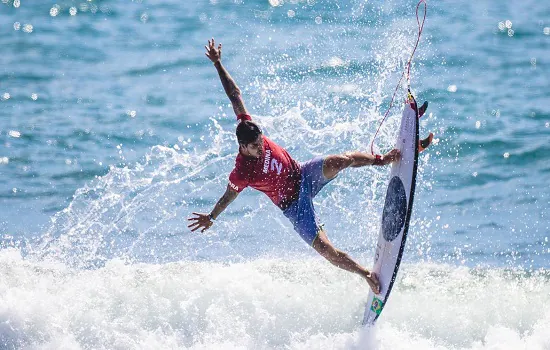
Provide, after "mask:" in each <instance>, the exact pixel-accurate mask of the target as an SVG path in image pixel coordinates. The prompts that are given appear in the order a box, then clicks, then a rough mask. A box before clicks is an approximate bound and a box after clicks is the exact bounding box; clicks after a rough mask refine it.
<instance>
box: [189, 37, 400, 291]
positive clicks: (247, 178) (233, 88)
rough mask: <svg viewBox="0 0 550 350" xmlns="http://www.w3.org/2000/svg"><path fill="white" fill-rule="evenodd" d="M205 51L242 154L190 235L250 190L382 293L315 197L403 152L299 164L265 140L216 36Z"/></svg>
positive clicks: (318, 247)
mask: <svg viewBox="0 0 550 350" xmlns="http://www.w3.org/2000/svg"><path fill="white" fill-rule="evenodd" d="M205 48H206V56H207V57H208V58H209V59H210V60H211V61H212V63H213V64H214V67H216V70H217V71H218V74H219V77H220V80H221V82H222V85H223V88H224V90H225V93H226V94H227V96H228V97H229V100H230V101H231V104H232V106H233V111H234V112H235V115H236V116H237V120H238V121H239V124H238V125H237V130H236V135H237V140H238V143H239V153H238V155H237V158H236V161H235V168H234V169H233V171H232V172H231V174H230V175H229V183H228V185H227V189H226V191H225V193H224V194H223V196H222V197H221V198H220V199H219V200H218V202H217V203H216V205H215V206H214V209H213V210H212V211H211V212H210V213H208V214H206V213H193V215H194V216H193V217H191V218H189V219H188V220H189V221H191V224H190V225H189V226H188V227H189V228H190V229H191V230H192V231H196V230H198V229H201V232H204V231H205V230H207V229H209V228H210V227H211V226H212V225H213V223H214V220H215V219H217V218H218V216H219V215H220V214H221V213H222V212H223V211H224V210H225V209H226V208H227V206H228V205H229V204H230V203H231V202H233V201H234V200H235V198H237V196H238V195H239V193H240V192H241V191H242V190H243V189H244V188H246V187H248V186H250V187H252V188H254V189H256V190H259V191H261V192H263V193H265V194H266V195H267V196H268V197H269V198H270V199H271V200H272V201H273V203H274V204H275V205H276V206H277V207H279V208H280V209H281V210H282V211H283V214H284V215H285V216H286V217H287V218H288V219H289V220H290V222H291V223H292V224H293V226H294V229H295V230H296V232H298V234H299V235H300V237H302V239H303V240H304V241H306V243H307V244H309V245H310V246H312V247H313V249H315V250H316V251H317V252H318V253H319V254H320V255H321V256H323V257H324V258H326V259H327V260H328V261H329V262H330V263H332V264H333V265H335V266H337V267H339V268H341V269H344V270H347V271H350V272H353V273H356V274H358V275H360V276H361V277H363V278H364V279H365V280H366V281H367V283H368V284H369V286H370V288H371V289H372V291H373V292H374V293H375V294H378V293H379V292H380V284H379V281H378V278H377V276H376V274H375V273H374V272H371V271H369V270H367V269H366V268H364V267H362V266H361V265H359V264H358V263H357V262H356V261H354V260H353V259H352V258H351V257H350V256H349V255H348V254H347V253H345V252H343V251H341V250H339V249H337V248H336V247H334V245H333V244H332V243H331V242H330V240H329V239H328V237H327V234H326V232H325V230H324V229H323V225H321V224H320V222H319V219H318V217H317V215H316V213H315V209H314V207H313V197H315V195H317V193H318V192H319V191H320V190H321V189H322V188H323V187H324V186H325V185H327V184H328V183H329V182H330V181H332V180H333V179H334V178H335V177H336V176H337V175H338V173H339V172H340V171H342V170H344V169H347V168H350V167H352V168H357V167H363V166H367V165H379V166H382V165H387V164H390V163H392V162H394V161H396V160H398V159H399V157H400V151H399V150H398V149H393V150H391V151H390V152H388V153H386V154H385V155H383V156H381V155H372V154H369V153H363V152H347V153H343V154H336V155H329V156H326V157H316V158H314V159H311V160H309V161H307V162H305V163H301V164H299V163H297V162H296V161H295V160H294V159H293V158H292V157H291V156H290V155H289V154H288V152H287V151H286V150H285V149H284V148H282V147H281V146H279V145H277V144H276V143H275V142H273V141H272V140H270V139H269V138H267V137H266V136H265V135H264V134H263V133H262V131H261V129H260V127H259V126H258V125H257V124H256V123H254V122H253V121H252V118H251V117H250V115H249V113H248V111H247V110H246V107H245V105H244V102H243V99H242V96H241V90H240V89H239V87H238V86H237V84H236V83H235V81H234V80H233V78H232V77H231V76H230V75H229V73H228V72H227V70H226V69H225V68H224V66H223V65H222V62H221V57H222V45H221V44H219V45H218V47H217V48H216V46H215V42H214V39H213V38H212V40H208V46H205Z"/></svg>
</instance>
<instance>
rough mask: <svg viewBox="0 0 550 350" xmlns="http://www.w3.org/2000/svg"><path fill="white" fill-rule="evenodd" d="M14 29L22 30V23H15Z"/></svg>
mask: <svg viewBox="0 0 550 350" xmlns="http://www.w3.org/2000/svg"><path fill="white" fill-rule="evenodd" d="M13 29H15V30H19V29H21V23H19V22H15V23H14V24H13Z"/></svg>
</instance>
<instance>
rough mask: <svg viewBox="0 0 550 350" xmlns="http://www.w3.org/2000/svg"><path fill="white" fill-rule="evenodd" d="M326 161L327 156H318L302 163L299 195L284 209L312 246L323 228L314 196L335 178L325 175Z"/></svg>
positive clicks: (298, 230) (296, 229)
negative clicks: (314, 206) (314, 202)
mask: <svg viewBox="0 0 550 350" xmlns="http://www.w3.org/2000/svg"><path fill="white" fill-rule="evenodd" d="M324 161H325V158H323V157H316V158H313V159H312V160H309V161H307V162H305V163H302V164H300V172H301V181H300V193H299V197H298V199H296V200H295V201H294V202H292V203H291V204H290V206H289V207H288V208H286V209H285V210H283V214H284V216H286V217H287V218H288V219H289V220H290V222H291V223H292V225H294V230H295V231H296V232H298V234H299V235H300V237H302V239H303V240H304V241H306V243H307V244H309V245H310V246H312V245H313V242H314V241H315V238H317V236H318V234H319V231H320V230H321V229H322V225H321V224H320V222H319V219H318V218H317V215H316V214H315V208H313V197H315V196H316V195H317V193H319V191H321V189H322V188H323V187H324V186H325V185H326V184H328V183H329V182H330V181H332V180H333V179H334V178H333V179H327V178H326V177H325V175H323V163H324Z"/></svg>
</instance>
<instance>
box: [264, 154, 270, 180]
mask: <svg viewBox="0 0 550 350" xmlns="http://www.w3.org/2000/svg"><path fill="white" fill-rule="evenodd" d="M270 160H271V150H270V149H268V150H266V151H265V160H264V174H267V169H269V161H270Z"/></svg>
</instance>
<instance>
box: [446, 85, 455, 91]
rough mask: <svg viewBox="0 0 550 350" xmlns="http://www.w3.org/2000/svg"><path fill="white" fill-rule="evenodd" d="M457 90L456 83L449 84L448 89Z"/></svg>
mask: <svg viewBox="0 0 550 350" xmlns="http://www.w3.org/2000/svg"><path fill="white" fill-rule="evenodd" d="M456 90H457V87H456V85H449V87H447V91H449V92H456Z"/></svg>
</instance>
